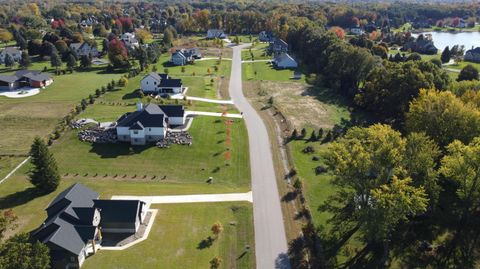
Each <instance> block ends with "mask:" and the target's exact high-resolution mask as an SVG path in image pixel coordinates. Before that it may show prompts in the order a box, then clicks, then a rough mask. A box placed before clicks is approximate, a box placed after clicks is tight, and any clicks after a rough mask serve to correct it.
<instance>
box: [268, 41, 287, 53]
mask: <svg viewBox="0 0 480 269" xmlns="http://www.w3.org/2000/svg"><path fill="white" fill-rule="evenodd" d="M268 50H269V52H270V53H272V54H273V55H274V56H278V55H280V54H282V53H287V52H288V44H287V42H285V41H284V40H283V39H280V38H275V39H274V40H273V42H270V45H269V47H268Z"/></svg>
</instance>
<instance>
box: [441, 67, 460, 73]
mask: <svg viewBox="0 0 480 269" xmlns="http://www.w3.org/2000/svg"><path fill="white" fill-rule="evenodd" d="M443 69H444V70H446V71H448V72H453V73H460V70H459V69H454V68H445V67H444V68H443Z"/></svg>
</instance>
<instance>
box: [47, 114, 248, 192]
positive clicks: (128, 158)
mask: <svg viewBox="0 0 480 269" xmlns="http://www.w3.org/2000/svg"><path fill="white" fill-rule="evenodd" d="M225 132H226V125H225V124H224V122H223V120H221V119H219V118H215V117H196V118H195V119H194V120H193V124H192V127H191V128H190V130H189V133H190V134H191V135H192V137H193V145H192V146H180V145H173V146H172V147H171V148H169V149H159V148H157V147H154V146H150V145H149V146H138V147H131V146H130V145H129V144H126V143H118V144H114V145H111V144H90V143H86V142H81V141H80V140H79V139H78V138H77V132H76V131H68V132H67V133H66V134H65V135H64V136H63V137H61V138H60V139H59V140H58V141H57V142H55V143H54V145H53V146H52V152H53V153H54V156H55V158H56V159H57V162H58V165H59V168H60V171H61V174H66V173H68V174H69V175H70V176H73V175H75V174H79V176H83V177H87V176H92V175H94V174H96V173H98V177H99V178H101V176H103V175H105V174H108V177H109V178H111V177H114V175H116V174H117V176H118V177H119V178H121V177H122V176H124V175H126V177H128V178H137V179H141V178H143V177H144V176H146V177H148V178H149V179H150V178H151V177H153V176H156V177H157V178H163V177H164V176H166V181H168V182H175V183H192V182H193V183H201V182H205V181H206V180H207V179H208V178H209V177H210V176H211V177H213V178H214V180H215V182H216V183H217V184H219V185H225V186H228V187H230V188H232V190H233V189H236V188H239V189H242V190H243V191H246V190H248V189H249V188H250V169H249V168H250V167H249V156H248V140H247V138H246V137H247V132H246V128H245V125H244V123H243V120H238V119H236V120H234V124H233V125H232V127H231V141H232V142H231V146H230V152H231V160H230V161H228V164H229V165H226V164H227V162H226V161H225V152H226V149H227V146H226V144H225V139H226V134H225ZM87 174H88V175H87Z"/></svg>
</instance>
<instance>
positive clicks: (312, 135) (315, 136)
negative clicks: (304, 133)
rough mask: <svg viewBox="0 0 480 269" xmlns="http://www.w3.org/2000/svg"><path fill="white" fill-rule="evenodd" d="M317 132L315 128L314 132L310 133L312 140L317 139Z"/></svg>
mask: <svg viewBox="0 0 480 269" xmlns="http://www.w3.org/2000/svg"><path fill="white" fill-rule="evenodd" d="M317 139H318V138H317V134H316V133H315V130H313V131H312V134H311V135H310V141H317Z"/></svg>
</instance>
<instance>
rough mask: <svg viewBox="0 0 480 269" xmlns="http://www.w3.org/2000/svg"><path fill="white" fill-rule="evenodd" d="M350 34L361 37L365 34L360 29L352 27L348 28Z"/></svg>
mask: <svg viewBox="0 0 480 269" xmlns="http://www.w3.org/2000/svg"><path fill="white" fill-rule="evenodd" d="M350 33H352V34H354V35H363V34H364V33H365V32H364V31H363V30H362V28H360V27H353V28H350Z"/></svg>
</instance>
